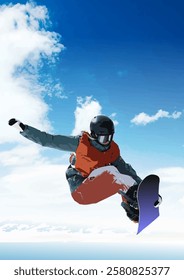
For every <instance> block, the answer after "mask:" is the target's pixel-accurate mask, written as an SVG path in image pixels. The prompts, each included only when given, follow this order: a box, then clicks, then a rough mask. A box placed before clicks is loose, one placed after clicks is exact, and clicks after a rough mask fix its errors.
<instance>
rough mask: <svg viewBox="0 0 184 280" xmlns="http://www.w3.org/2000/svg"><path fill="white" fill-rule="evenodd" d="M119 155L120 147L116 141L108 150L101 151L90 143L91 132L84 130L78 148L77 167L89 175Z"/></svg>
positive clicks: (85, 174)
mask: <svg viewBox="0 0 184 280" xmlns="http://www.w3.org/2000/svg"><path fill="white" fill-rule="evenodd" d="M119 155H120V151H119V147H118V145H117V144H116V143H115V142H114V141H112V142H111V145H110V148H109V149H108V150H107V151H104V152H103V151H99V150H98V149H96V148H95V147H93V146H92V145H91V144H90V141H89V134H88V133H87V132H83V134H82V136H81V138H80V142H79V145H78V147H77V150H76V163H75V168H76V169H77V170H78V171H80V172H81V174H82V176H84V177H87V176H88V175H89V174H90V173H91V172H92V171H93V170H94V169H96V168H99V167H102V166H105V165H109V164H111V163H112V162H114V161H115V160H116V159H117V158H118V157H119Z"/></svg>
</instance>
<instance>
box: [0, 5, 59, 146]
mask: <svg viewBox="0 0 184 280" xmlns="http://www.w3.org/2000/svg"><path fill="white" fill-rule="evenodd" d="M48 20H49V16H48V11H47V9H46V7H45V6H36V5H34V4H33V3H27V4H25V5H21V4H16V5H9V6H6V5H3V6H0V42H1V43H0V68H1V72H0V129H1V134H0V143H4V142H13V141H17V142H20V141H21V140H20V136H19V135H18V134H17V133H15V132H14V131H13V130H12V129H11V128H10V127H9V126H8V124H7V123H8V120H9V119H10V118H12V117H16V118H18V119H20V120H22V121H23V122H28V123H29V122H30V121H31V123H32V125H33V126H39V127H40V128H43V129H46V130H50V129H51V124H50V122H49V120H48V118H47V113H48V111H49V107H48V105H47V104H46V103H45V102H44V100H43V98H42V93H43V91H44V86H43V85H40V84H39V82H38V78H39V68H40V67H41V66H42V62H43V60H44V59H47V60H50V61H52V60H53V59H54V57H55V56H56V55H58V54H59V53H60V51H61V50H62V49H63V45H61V44H60V43H59V39H60V38H59V36H58V34H56V33H55V32H49V31H47V23H48ZM2 132H3V133H2Z"/></svg>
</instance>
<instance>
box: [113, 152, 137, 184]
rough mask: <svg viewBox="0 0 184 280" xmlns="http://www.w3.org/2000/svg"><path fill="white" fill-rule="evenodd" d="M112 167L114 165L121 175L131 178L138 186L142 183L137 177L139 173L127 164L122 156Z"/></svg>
mask: <svg viewBox="0 0 184 280" xmlns="http://www.w3.org/2000/svg"><path fill="white" fill-rule="evenodd" d="M112 165H114V166H115V167H116V168H117V169H118V171H119V172H120V173H122V174H125V175H129V176H131V177H132V178H133V179H134V180H135V181H136V182H137V184H139V183H140V182H141V181H142V180H141V178H140V177H139V176H137V173H136V171H135V170H134V169H133V168H132V166H131V165H130V164H129V163H126V162H125V161H124V160H123V159H122V157H121V156H119V157H118V158H117V160H116V161H114V162H113V163H112Z"/></svg>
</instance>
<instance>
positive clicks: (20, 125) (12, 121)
mask: <svg viewBox="0 0 184 280" xmlns="http://www.w3.org/2000/svg"><path fill="white" fill-rule="evenodd" d="M8 124H9V125H10V126H12V127H14V128H16V129H18V130H19V131H24V129H25V127H26V126H25V125H24V124H23V123H22V122H20V121H19V120H17V119H15V118H13V119H10V120H9V122H8Z"/></svg>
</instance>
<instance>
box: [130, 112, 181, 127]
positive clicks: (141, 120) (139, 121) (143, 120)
mask: <svg viewBox="0 0 184 280" xmlns="http://www.w3.org/2000/svg"><path fill="white" fill-rule="evenodd" d="M181 115H182V112H173V113H172V114H169V112H167V111H164V110H158V112H157V113H156V114H155V115H152V116H150V115H148V114H146V113H144V112H142V113H140V114H138V115H136V116H135V117H134V118H133V119H132V120H131V123H134V124H136V125H147V124H149V123H151V122H155V121H157V120H159V119H160V118H171V119H178V118H180V117H181Z"/></svg>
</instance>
